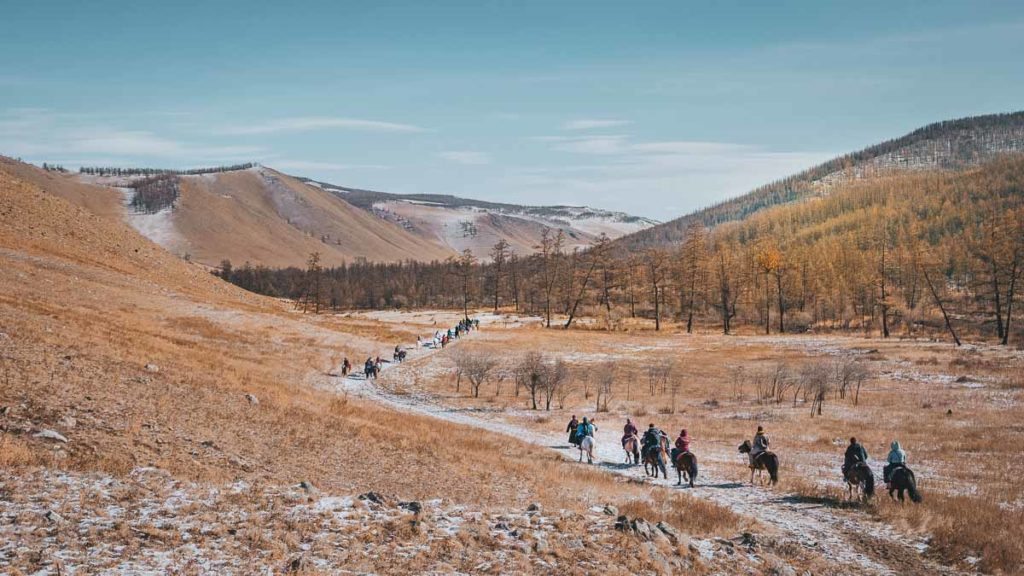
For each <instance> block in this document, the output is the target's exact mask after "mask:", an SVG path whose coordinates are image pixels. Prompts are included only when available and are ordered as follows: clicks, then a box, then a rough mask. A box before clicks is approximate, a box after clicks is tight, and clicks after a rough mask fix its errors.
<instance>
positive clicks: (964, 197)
mask: <svg viewBox="0 0 1024 576" xmlns="http://www.w3.org/2000/svg"><path fill="white" fill-rule="evenodd" d="M564 244H565V239H564V236H563V235H562V233H561V232H558V231H551V230H548V231H545V232H544V234H543V235H542V237H541V240H540V242H539V243H538V245H537V246H536V249H535V251H534V252H533V253H531V254H522V255H521V254H517V253H515V252H513V251H512V250H510V249H509V246H508V243H506V242H504V241H499V242H498V243H497V244H495V245H494V246H493V247H492V249H491V250H490V253H489V254H487V255H486V260H485V261H480V260H479V259H478V258H477V256H476V255H474V254H472V253H470V252H468V251H467V252H464V253H462V254H460V255H459V256H457V257H452V258H449V259H448V260H446V261H436V262H430V263H422V262H399V263H369V262H357V263H351V264H344V265H342V266H338V267H334V268H323V267H322V266H321V265H320V264H319V256H318V255H314V256H313V257H311V259H310V262H309V263H307V266H306V267H305V268H298V267H293V268H285V269H270V268H266V267H260V266H256V267H254V266H251V265H248V264H246V265H244V266H243V267H241V268H235V267H233V266H232V265H231V263H230V262H224V263H223V264H222V266H221V269H220V270H219V271H218V272H217V273H218V274H219V275H220V276H222V277H223V278H225V279H226V280H229V281H231V282H233V283H235V284H238V285H239V286H242V287H243V288H246V289H248V290H252V291H255V292H259V293H263V294H268V295H272V296H278V297H286V298H291V299H293V300H295V302H296V305H297V306H299V307H301V308H303V309H305V310H310V311H322V310H344V309H358V308H364V309H378V308H421V307H439V308H449V309H462V310H464V311H467V312H468V310H469V308H471V307H472V308H479V307H482V306H487V307H488V308H492V309H494V310H509V311H515V312H518V313H524V314H535V315H537V316H540V317H541V318H543V319H544V323H545V325H547V326H562V327H571V326H572V325H574V323H577V322H579V321H580V318H585V319H586V324H587V326H588V327H598V328H605V329H619V328H623V327H625V326H627V325H628V324H629V323H630V322H631V320H630V319H635V318H643V319H647V321H648V323H649V324H650V325H652V326H653V328H654V329H655V330H660V329H662V328H663V326H664V325H665V323H675V324H677V325H678V327H679V329H681V330H685V331H687V332H692V331H694V330H695V329H698V328H701V329H705V330H708V329H715V330H718V331H721V332H724V333H727V334H728V333H731V332H733V331H735V330H736V329H737V328H739V327H741V326H742V327H755V328H756V329H757V330H760V331H763V332H765V333H772V332H797V331H806V330H810V329H816V330H821V329H831V330H861V331H866V332H877V333H879V334H881V335H882V336H886V337H888V336H890V335H892V334H894V333H897V334H916V333H937V332H946V333H947V334H948V335H949V338H950V339H951V340H953V341H955V342H959V341H960V337H961V335H962V333H963V332H964V331H970V332H971V333H972V334H976V335H979V336H991V337H994V338H995V339H996V340H997V341H998V342H1000V343H1003V344H1007V343H1009V342H1010V340H1011V335H1013V334H1016V333H1019V332H1020V328H1018V327H1017V325H1016V324H1015V323H1014V318H1015V316H1014V314H1015V313H1016V312H1017V310H1016V308H1018V307H1019V305H1020V300H1021V296H1020V292H1021V290H1020V284H1021V281H1022V276H1024V158H1021V157H1008V158H1003V159H999V160H997V161H994V162H991V163H989V164H986V165H985V166H983V167H981V168H978V169H972V170H970V171H965V172H945V171H936V172H928V173H914V174H904V175H900V176H890V177H884V178H876V179H872V180H865V181H859V182H853V183H849V184H844V185H843V186H840V187H837V188H836V189H835V190H834V191H833V192H832V193H831V194H829V195H828V196H825V197H822V198H815V199H811V200H808V201H805V202H799V203H794V204H788V205H783V206H777V207H774V208H770V209H766V210H762V211H759V212H757V213H755V214H753V215H751V216H749V217H748V218H746V219H745V220H743V221H739V222H730V223H725V224H722V225H719V226H717V227H715V228H712V229H708V228H705V227H704V226H702V225H701V224H700V223H693V224H691V226H690V227H689V228H688V229H687V230H686V233H685V235H684V238H683V240H682V241H681V242H679V243H678V244H676V245H673V246H669V247H663V248H661V247H659V248H647V249H644V250H634V251H625V250H616V249H615V247H614V246H613V244H612V243H611V242H610V241H609V240H608V239H607V238H605V237H602V238H601V239H599V240H598V241H596V242H595V243H594V245H593V246H592V247H590V248H589V249H587V250H571V251H570V250H566V249H565V246H564ZM634 323H635V322H634Z"/></svg>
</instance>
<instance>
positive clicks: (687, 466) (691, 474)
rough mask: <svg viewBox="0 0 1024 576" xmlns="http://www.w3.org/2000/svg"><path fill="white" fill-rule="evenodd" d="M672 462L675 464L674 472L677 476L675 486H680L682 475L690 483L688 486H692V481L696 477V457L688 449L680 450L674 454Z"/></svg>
mask: <svg viewBox="0 0 1024 576" xmlns="http://www.w3.org/2000/svg"><path fill="white" fill-rule="evenodd" d="M674 464H675V466H676V473H677V475H678V476H679V481H678V482H676V486H682V484H683V477H684V476H685V477H686V481H687V482H688V483H689V484H690V488H693V482H694V480H696V479H697V457H696V456H694V455H693V452H690V451H686V452H680V453H679V454H677V455H676V461H675V462H674Z"/></svg>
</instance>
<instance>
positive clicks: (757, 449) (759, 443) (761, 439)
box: [750, 426, 769, 466]
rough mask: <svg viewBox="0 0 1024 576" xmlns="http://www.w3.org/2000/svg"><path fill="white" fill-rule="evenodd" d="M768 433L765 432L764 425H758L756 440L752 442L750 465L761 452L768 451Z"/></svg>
mask: <svg viewBox="0 0 1024 576" xmlns="http://www.w3.org/2000/svg"><path fill="white" fill-rule="evenodd" d="M768 445H769V440H768V435H767V434H765V433H764V427H762V426H758V427H757V433H756V434H754V441H753V442H751V443H750V465H751V466H753V465H754V462H756V461H757V459H758V457H759V456H761V454H764V453H765V452H767V451H768Z"/></svg>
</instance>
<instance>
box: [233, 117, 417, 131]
mask: <svg viewBox="0 0 1024 576" xmlns="http://www.w3.org/2000/svg"><path fill="white" fill-rule="evenodd" d="M315 130H361V131H366V132H399V133H414V132H426V131H427V130H426V128H421V127H419V126H414V125H412V124H400V123H396V122H381V121H378V120H362V119H358V118H340V117H336V116H304V117H296V118H280V119H277V120H270V121H267V122H262V123H254V124H248V125H245V126H229V127H226V128H222V129H220V130H219V133H221V134H230V135H250V134H275V133H280V132H312V131H315Z"/></svg>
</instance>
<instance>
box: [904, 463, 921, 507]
mask: <svg viewBox="0 0 1024 576" xmlns="http://www.w3.org/2000/svg"><path fill="white" fill-rule="evenodd" d="M906 478H907V492H909V493H910V501H911V502H913V503H914V504H920V503H921V493H920V492H918V491H917V480H916V479H915V478H914V473H913V472H911V471H910V470H907V475H906Z"/></svg>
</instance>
